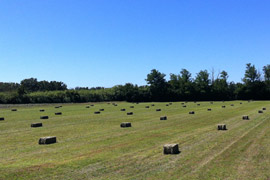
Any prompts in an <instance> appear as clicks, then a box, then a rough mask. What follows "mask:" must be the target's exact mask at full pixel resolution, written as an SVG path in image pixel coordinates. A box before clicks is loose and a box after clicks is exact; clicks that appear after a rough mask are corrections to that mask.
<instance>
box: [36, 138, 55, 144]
mask: <svg viewBox="0 0 270 180" xmlns="http://www.w3.org/2000/svg"><path fill="white" fill-rule="evenodd" d="M38 143H39V144H52V143H56V137H55V136H48V137H41V138H40V139H39V141H38Z"/></svg>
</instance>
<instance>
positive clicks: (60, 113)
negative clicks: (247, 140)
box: [54, 112, 62, 115]
mask: <svg viewBox="0 0 270 180" xmlns="http://www.w3.org/2000/svg"><path fill="white" fill-rule="evenodd" d="M54 114H55V115H62V112H56V113H54Z"/></svg>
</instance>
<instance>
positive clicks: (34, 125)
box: [31, 123, 42, 127]
mask: <svg viewBox="0 0 270 180" xmlns="http://www.w3.org/2000/svg"><path fill="white" fill-rule="evenodd" d="M31 127H42V123H32V124H31Z"/></svg>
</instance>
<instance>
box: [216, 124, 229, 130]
mask: <svg viewBox="0 0 270 180" xmlns="http://www.w3.org/2000/svg"><path fill="white" fill-rule="evenodd" d="M217 129H218V130H223V131H224V130H227V127H226V124H218V125H217Z"/></svg>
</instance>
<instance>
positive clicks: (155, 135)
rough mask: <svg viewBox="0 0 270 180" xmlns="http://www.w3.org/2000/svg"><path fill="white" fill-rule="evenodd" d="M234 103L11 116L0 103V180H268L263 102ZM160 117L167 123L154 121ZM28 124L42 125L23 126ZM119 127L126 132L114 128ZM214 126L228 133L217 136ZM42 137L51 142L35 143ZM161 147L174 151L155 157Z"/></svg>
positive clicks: (32, 109)
mask: <svg viewBox="0 0 270 180" xmlns="http://www.w3.org/2000/svg"><path fill="white" fill-rule="evenodd" d="M242 102H243V104H240V101H233V102H224V103H223V102H214V103H213V104H210V103H209V102H199V103H200V106H197V103H193V102H188V103H186V105H187V107H186V108H183V107H182V105H181V102H174V103H173V104H172V105H171V106H166V104H167V103H140V104H131V103H125V102H118V103H117V104H118V106H113V105H112V104H107V103H96V104H95V106H93V107H92V106H91V107H90V108H89V109H87V108H85V106H86V105H88V104H64V105H63V107H62V108H59V109H55V108H54V107H55V106H57V105H39V106H26V105H25V106H18V107H15V108H17V109H18V111H17V112H12V111H11V107H5V106H1V109H0V117H5V120H4V121H0V144H1V148H0V179H5V180H6V179H38V180H42V179H76V180H77V179H78V180H80V179H81V180H83V179H104V180H105V179H110V180H111V179H269V178H270V131H269V127H270V126H269V125H270V117H269V114H270V113H269V109H270V102H269V101H252V102H246V101H242ZM151 104H155V106H151ZM230 104H234V106H230ZM131 105H133V106H134V108H130V106H131ZM146 105H149V106H150V108H149V109H147V108H145V106H146ZM222 105H226V108H221V106H222ZM262 107H266V108H267V110H266V111H264V113H263V114H258V110H259V109H262ZM12 108H14V107H12ZM101 108H104V109H105V110H104V112H101V114H94V112H95V111H98V110H99V109H101ZM122 108H125V109H126V111H124V112H123V111H120V109H122ZM208 108H211V109H212V111H207V109H208ZM39 109H45V112H39ZM156 109H161V112H156ZM189 111H195V114H194V115H190V114H189V113H188V112H189ZM55 112H62V113H63V114H62V115H60V116H56V115H55V114H54V113H55ZM127 112H133V113H134V115H132V116H127V114H126V113H127ZM41 115H48V116H49V119H48V120H41V119H39V117H40V116H41ZM164 115H166V116H167V117H168V120H166V121H160V120H159V117H160V116H164ZM242 115H249V116H250V120H248V121H246V120H242ZM32 122H42V123H43V127H41V128H30V124H31V123H32ZM121 122H131V123H132V127H131V128H120V123H121ZM219 123H225V124H226V125H227V127H228V130H227V131H217V126H216V125H217V124H219ZM43 136H57V141H58V142H57V143H56V144H51V145H39V144H38V139H39V138H40V137H43ZM167 143H178V144H179V147H180V151H181V153H180V154H178V155H163V153H162V152H163V145H164V144H167Z"/></svg>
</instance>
